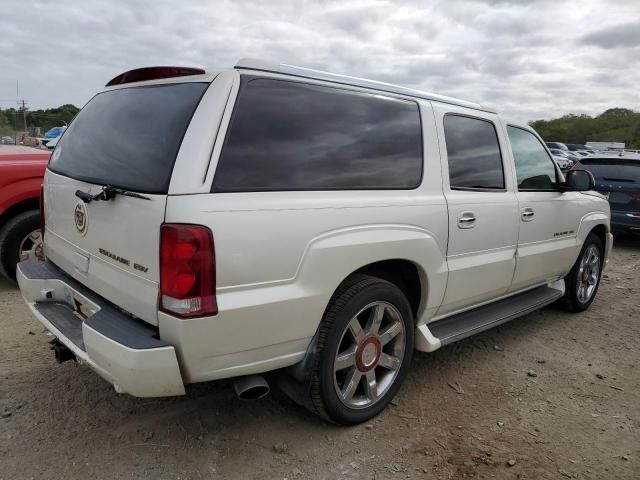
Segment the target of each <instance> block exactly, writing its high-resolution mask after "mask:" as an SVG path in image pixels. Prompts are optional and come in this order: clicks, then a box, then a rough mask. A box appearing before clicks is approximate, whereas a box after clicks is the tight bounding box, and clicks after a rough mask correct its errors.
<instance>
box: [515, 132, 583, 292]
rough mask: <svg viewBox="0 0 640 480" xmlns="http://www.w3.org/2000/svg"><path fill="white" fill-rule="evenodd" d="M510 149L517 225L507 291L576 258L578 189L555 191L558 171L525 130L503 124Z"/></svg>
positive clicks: (556, 272) (559, 271) (558, 271)
mask: <svg viewBox="0 0 640 480" xmlns="http://www.w3.org/2000/svg"><path fill="white" fill-rule="evenodd" d="M507 133H508V136H509V140H510V144H511V150H512V153H513V158H514V164H515V170H516V181H517V189H518V191H517V196H518V204H519V209H520V211H519V220H518V223H519V225H520V228H519V234H518V252H517V266H516V272H515V275H514V277H513V284H512V286H511V289H510V290H511V291H516V290H521V289H523V288H526V287H530V286H533V285H536V284H540V283H543V282H545V281H547V280H552V279H555V278H557V277H558V276H560V275H563V274H565V273H567V272H568V271H569V269H570V268H571V265H572V264H573V262H574V261H575V259H576V254H577V252H576V248H577V243H576V242H577V240H576V234H577V231H578V227H579V225H580V221H581V214H580V212H581V211H582V207H581V206H580V203H581V202H586V201H587V200H585V199H584V198H583V197H582V194H580V193H578V192H561V191H559V189H558V183H559V180H560V175H559V173H558V170H557V168H556V166H555V164H554V162H553V160H552V159H551V157H550V156H549V154H548V153H547V150H546V149H545V148H544V146H543V144H542V141H541V140H540V139H539V138H538V137H537V136H536V135H535V134H534V133H532V132H531V131H529V130H527V129H524V128H520V127H516V126H512V125H508V126H507Z"/></svg>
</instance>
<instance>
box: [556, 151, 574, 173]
mask: <svg viewBox="0 0 640 480" xmlns="http://www.w3.org/2000/svg"><path fill="white" fill-rule="evenodd" d="M552 158H553V161H554V162H556V163H557V164H558V166H559V167H560V169H561V170H562V171H566V170H569V169H570V168H571V167H573V162H572V161H571V160H569V159H568V158H567V157H565V156H564V155H552Z"/></svg>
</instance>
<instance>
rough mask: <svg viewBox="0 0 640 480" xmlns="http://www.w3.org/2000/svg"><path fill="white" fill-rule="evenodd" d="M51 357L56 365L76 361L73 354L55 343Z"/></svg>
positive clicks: (58, 343)
mask: <svg viewBox="0 0 640 480" xmlns="http://www.w3.org/2000/svg"><path fill="white" fill-rule="evenodd" d="M53 355H54V357H55V358H56V362H58V363H63V362H66V361H67V360H75V359H76V356H75V354H74V353H73V352H72V351H71V350H69V349H68V348H67V347H66V346H64V345H63V344H61V343H60V342H56V343H55V344H54V345H53Z"/></svg>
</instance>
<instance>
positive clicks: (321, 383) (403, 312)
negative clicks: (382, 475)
mask: <svg viewBox="0 0 640 480" xmlns="http://www.w3.org/2000/svg"><path fill="white" fill-rule="evenodd" d="M413 325H414V324H413V314H412V312H411V307H410V305H409V302H408V300H407V298H406V297H405V295H404V294H403V293H402V291H401V290H400V289H399V288H398V287H397V286H396V285H394V284H392V283H389V282H387V281H385V280H381V279H378V278H375V277H370V276H364V275H357V276H354V277H352V278H351V279H350V280H348V281H347V282H345V285H343V286H342V287H341V288H340V289H339V290H338V291H337V292H336V293H335V294H334V296H333V298H332V300H331V302H330V304H329V306H328V308H327V311H326V313H325V316H324V319H323V320H322V323H321V325H320V328H319V332H318V335H319V339H318V347H319V354H318V355H316V358H315V360H314V361H313V362H312V364H311V368H312V371H311V388H310V391H309V394H310V397H311V398H310V399H309V400H310V402H307V405H309V406H310V407H311V408H312V409H313V410H314V411H315V413H317V414H319V415H320V416H322V417H324V418H326V419H328V420H331V421H333V422H336V423H341V424H355V423H360V422H364V421H367V420H369V419H370V418H372V417H374V416H375V415H377V414H378V413H380V412H381V411H382V410H383V409H384V408H385V407H386V406H387V405H388V404H389V402H390V401H391V400H392V399H393V397H394V396H395V395H396V393H397V392H398V389H399V388H400V385H401V383H402V381H403V380H404V378H405V376H406V374H407V372H408V368H409V364H410V363H411V358H412V355H413V340H414V339H413V337H414V333H413V328H414V327H413Z"/></svg>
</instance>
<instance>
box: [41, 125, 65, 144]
mask: <svg viewBox="0 0 640 480" xmlns="http://www.w3.org/2000/svg"><path fill="white" fill-rule="evenodd" d="M66 129H67V126H66V125H63V126H61V127H53V128H51V129H49V130H47V132H46V133H45V134H44V138H43V139H41V141H40V144H41V145H42V146H43V147H46V148H48V149H50V150H53V149H54V148H55V146H56V145H57V144H58V140H59V139H60V137H61V136H62V134H63V133H64V131H65V130H66Z"/></svg>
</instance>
